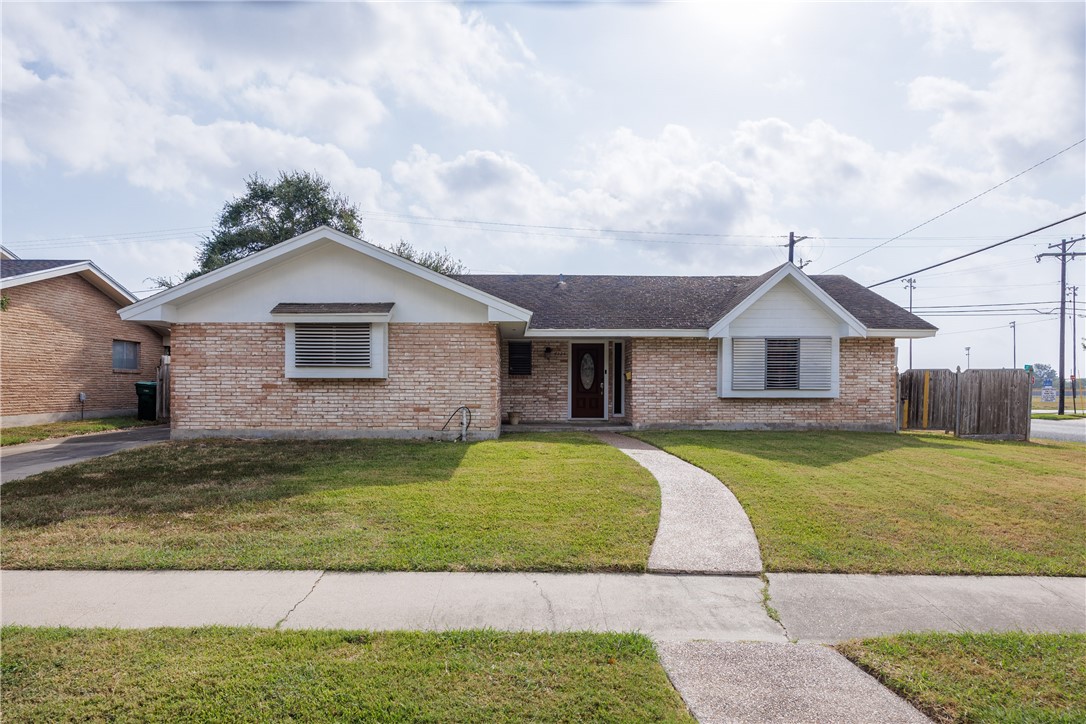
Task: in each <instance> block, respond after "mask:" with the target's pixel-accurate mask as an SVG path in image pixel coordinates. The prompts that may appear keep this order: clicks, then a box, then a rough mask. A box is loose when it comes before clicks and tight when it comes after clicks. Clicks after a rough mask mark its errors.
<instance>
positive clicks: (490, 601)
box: [0, 571, 786, 642]
mask: <svg viewBox="0 0 1086 724" xmlns="http://www.w3.org/2000/svg"><path fill="white" fill-rule="evenodd" d="M0 586H2V588H3V615H2V621H3V624H4V625H8V624H19V625H25V626H75V627H93V626H116V627H121V628H148V627H154V626H206V625H213V624H220V625H224V626H262V627H271V626H280V627H283V628H348V629H371V630H421V631H444V630H450V629H468V628H484V627H485V628H495V629H499V630H503V631H640V632H642V633H645V634H647V635H649V636H651V637H653V638H654V639H656V640H658V641H668V640H677V641H683V640H689V639H708V640H713V641H738V640H756V641H780V642H783V641H785V640H786V639H785V637H784V632H783V630H782V629H781V627H780V626H779V625H778V624H776V623H775V622H773V621H771V620H770V619H769V617H768V616H766V613H765V609H764V608H763V607H762V582H761V581H760V580H759V579H757V578H738V577H720V576H710V577H707V576H654V575H621V574H556V573H331V572H329V573H322V572H320V571H147V572H145V571H3V572H2V573H0Z"/></svg>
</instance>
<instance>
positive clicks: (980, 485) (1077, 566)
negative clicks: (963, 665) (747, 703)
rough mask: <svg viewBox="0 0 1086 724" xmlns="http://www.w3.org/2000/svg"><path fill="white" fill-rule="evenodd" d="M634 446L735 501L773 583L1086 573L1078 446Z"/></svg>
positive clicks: (940, 439) (861, 439) (714, 438)
mask: <svg viewBox="0 0 1086 724" xmlns="http://www.w3.org/2000/svg"><path fill="white" fill-rule="evenodd" d="M636 437H638V438H640V439H642V440H645V441H646V442H649V443H651V444H653V445H657V446H658V447H661V448H663V449H664V450H666V451H667V452H669V453H672V454H674V455H677V456H678V457H680V458H682V459H684V460H686V461H688V462H691V463H693V464H694V465H697V466H699V467H701V468H703V469H705V470H707V471H709V472H710V473H712V474H713V475H715V476H716V477H718V478H720V480H721V481H723V482H724V484H725V485H727V486H728V487H729V488H730V489H731V490H732V492H734V493H735V495H736V497H738V498H739V502H740V503H742V505H743V508H744V510H746V512H747V515H749V516H750V519H751V522H752V523H753V525H754V531H755V533H756V534H757V536H758V542H759V544H760V546H761V550H762V559H763V561H764V562H765V565H766V569H767V570H769V571H808V572H819V573H916V574H923V573H940V574H1021V575H1050V576H1071V575H1083V574H1084V573H1086V496H1083V494H1082V492H1083V480H1084V478H1083V466H1082V462H1083V447H1082V445H1080V444H1075V443H1048V442H1045V443H1044V444H1037V443H1014V442H990V441H977V440H961V439H957V438H954V437H950V436H946V435H941V434H938V435H933V434H914V433H909V434H897V435H895V434H880V433H866V434H865V433H846V432H810V433H797V432H787V433H786V432H720V431H668V432H642V433H637V434H636Z"/></svg>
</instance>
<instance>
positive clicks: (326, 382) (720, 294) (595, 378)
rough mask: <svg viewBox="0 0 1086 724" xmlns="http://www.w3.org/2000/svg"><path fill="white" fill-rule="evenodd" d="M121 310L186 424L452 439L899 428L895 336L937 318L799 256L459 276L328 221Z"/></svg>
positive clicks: (196, 429) (220, 429)
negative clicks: (702, 266) (744, 263)
mask: <svg viewBox="0 0 1086 724" xmlns="http://www.w3.org/2000/svg"><path fill="white" fill-rule="evenodd" d="M121 316H122V317H123V318H124V319H127V320H130V321H139V322H142V323H144V324H150V325H154V326H158V327H160V328H162V329H169V330H170V334H171V348H172V353H173V355H172V363H173V367H172V378H173V391H172V406H173V408H172V417H171V423H172V425H173V435H174V436H175V437H197V436H214V435H245V436H316V437H355V436H394V437H451V436H453V435H455V434H456V433H457V431H458V422H459V420H460V418H459V416H457V414H456V413H457V411H458V409H459V408H461V407H468V408H469V409H470V410H471V426H470V429H469V434H470V436H471V437H475V438H486V437H495V436H497V435H498V434H499V433H500V432H501V429H502V423H503V420H509V419H510V418H512V419H513V420H519V421H522V422H524V423H534V422H546V423H561V422H572V421H582V420H583V421H597V422H599V421H610V422H623V423H625V424H628V425H630V426H632V427H634V428H645V427H707V428H721V429H772V428H788V429H803V428H836V429H862V430H894V429H895V427H896V423H895V419H896V418H895V411H896V400H895V398H896V394H895V390H896V385H895V381H896V357H895V354H896V353H895V348H894V338H895V337H909V338H913V337H930V336H932V335H934V334H935V331H936V330H935V327H933V326H932V325H930V324H928V323H927V322H925V321H924V320H922V319H920V318H919V317H916V316H914V315H912V314H911V313H909V312H907V311H906V310H904V309H902V308H901V307H899V306H897V305H896V304H893V303H891V302H889V301H887V300H886V299H883V298H882V297H880V296H879V295H877V294H875V293H874V292H871V291H869V290H867V289H865V288H864V287H862V286H860V285H859V284H857V283H855V282H853V281H852V280H850V279H848V278H846V277H842V276H814V277H808V276H807V275H805V274H804V273H803V272H802V271H800V270H799V269H798V268H796V267H795V266H793V265H791V264H784V265H782V266H780V267H778V268H776V269H774V270H772V271H770V272H767V273H766V274H763V275H761V276H759V277H736V276H730V277H638V276H568V277H567V276H562V275H559V276H540V275H460V276H453V277H448V276H443V275H441V274H438V273H436V272H434V271H431V270H430V269H426V268H425V267H421V266H419V265H417V264H414V263H412V262H410V261H407V260H405V259H403V258H401V257H399V256H397V255H395V254H393V253H391V252H388V251H386V250H384V249H381V248H379V247H376V246H373V245H372V244H369V243H367V242H364V241H360V240H358V239H355V238H352V237H350V236H347V235H345V234H342V233H340V232H337V231H334V230H332V229H328V228H326V227H322V228H319V229H315V230H314V231H311V232H309V233H307V234H303V235H301V236H299V237H296V238H294V239H291V240H289V241H286V242H283V243H282V244H279V245H277V246H274V247H271V248H270V249H266V250H264V251H261V252H258V253H256V254H253V255H251V256H249V257H246V258H245V259H242V260H240V261H237V262H234V263H233V264H230V265H228V266H226V267H223V268H222V269H218V270H216V271H214V272H211V273H209V274H206V275H204V276H202V277H198V278H197V279H194V280H191V281H188V282H185V283H184V284H180V285H178V286H177V287H174V288H172V289H169V290H167V291H164V292H161V293H159V294H157V295H155V296H153V297H150V298H148V299H145V300H143V301H141V302H138V303H136V304H133V305H132V306H130V307H128V308H126V309H124V310H122V312H121ZM450 418H452V419H451V421H450ZM446 425H447V428H448V429H445V430H443V427H445V426H446Z"/></svg>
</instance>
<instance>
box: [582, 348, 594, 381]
mask: <svg viewBox="0 0 1086 724" xmlns="http://www.w3.org/2000/svg"><path fill="white" fill-rule="evenodd" d="M595 381H596V360H594V359H593V358H592V355H591V354H590V353H588V352H585V353H584V356H583V357H581V387H583V388H584V389H586V390H591V389H592V383H593V382H595Z"/></svg>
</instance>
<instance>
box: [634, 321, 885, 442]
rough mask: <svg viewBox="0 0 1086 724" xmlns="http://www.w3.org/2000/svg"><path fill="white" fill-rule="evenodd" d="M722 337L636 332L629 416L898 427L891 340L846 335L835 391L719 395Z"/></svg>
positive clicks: (684, 421) (693, 422) (666, 421)
mask: <svg viewBox="0 0 1086 724" xmlns="http://www.w3.org/2000/svg"><path fill="white" fill-rule="evenodd" d="M719 344H720V343H719V341H718V340H710V339H688V338H669V339H656V338H651V339H646V338H641V339H634V340H631V344H630V351H631V371H632V373H633V380H632V390H631V392H630V403H631V404H630V410H629V411H630V421H631V422H632V423H633V425H634V426H635V427H654V426H660V427H684V426H688V427H714V428H735V429H746V428H749V429H767V428H781V429H804V428H812V429H814V428H833V429H850V430H884V431H893V430H895V429H896V426H897V422H896V412H895V410H896V401H895V395H896V390H897V370H896V369H895V352H894V340H893V339H889V338H872V339H842V340H841V394H840V397H837V398H835V399H821V400H819V399H797V400H787V399H784V400H780V399H777V400H768V399H766V400H759V399H721V398H719V397H717V363H718V350H719Z"/></svg>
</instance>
